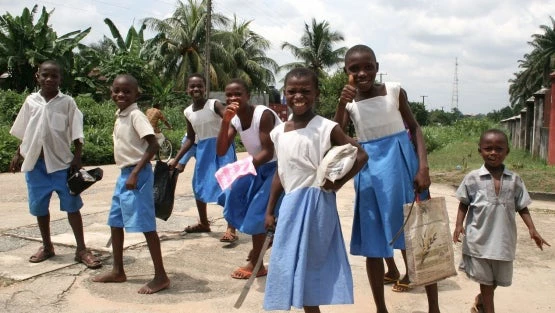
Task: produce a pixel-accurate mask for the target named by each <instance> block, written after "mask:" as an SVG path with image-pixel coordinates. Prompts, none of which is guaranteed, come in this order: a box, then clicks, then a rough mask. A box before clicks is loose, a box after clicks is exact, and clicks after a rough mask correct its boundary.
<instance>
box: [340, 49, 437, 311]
mask: <svg viewBox="0 0 555 313" xmlns="http://www.w3.org/2000/svg"><path fill="white" fill-rule="evenodd" d="M378 69H379V64H378V62H377V61H376V56H375V54H374V51H373V50H372V49H370V48H369V47H367V46H365V45H356V46H354V47H352V48H350V49H349V50H348V51H347V53H346V54H345V68H344V70H345V73H346V74H347V75H349V80H350V84H348V85H345V87H344V88H343V90H342V92H341V97H340V98H339V104H338V106H337V111H336V114H335V121H336V122H338V123H339V124H340V125H341V127H342V128H343V129H345V127H346V126H347V125H348V123H349V119H350V120H351V121H352V122H353V124H354V126H355V130H356V134H357V137H358V139H359V140H360V143H361V145H362V147H363V148H364V149H365V151H366V152H367V153H368V155H370V156H371V160H370V161H369V162H368V164H367V166H365V167H364V168H363V169H362V171H361V172H360V173H358V174H357V176H356V177H355V179H354V182H355V193H356V199H355V216H354V221H353V232H352V237H351V254H353V255H362V256H365V257H366V271H367V274H368V280H369V282H370V288H371V289H372V295H373V297H374V302H375V305H376V309H377V312H378V313H386V312H387V306H386V304H385V297H384V277H385V271H384V264H383V259H384V258H386V259H387V258H389V259H390V260H391V258H392V257H393V249H401V250H402V252H403V256H404V253H405V251H404V250H405V240H404V237H403V236H400V237H399V239H398V240H396V241H395V243H394V246H393V247H392V246H390V244H389V242H390V241H391V240H392V237H393V235H394V234H395V233H397V232H398V231H399V229H401V227H402V225H403V205H404V204H405V203H409V202H412V201H413V200H414V199H415V192H416V193H422V192H426V191H427V189H428V187H429V186H430V176H429V173H428V160H427V154H426V145H425V143H424V136H423V135H422V130H421V129H420V126H419V125H418V122H417V121H416V119H415V118H414V116H413V114H412V112H411V110H410V107H409V103H408V100H407V94H406V92H405V91H404V90H403V89H402V88H401V86H400V85H399V84H396V83H387V84H381V83H376V82H375V80H376V74H377V72H378ZM405 125H406V127H407V128H408V130H409V131H410V134H411V135H412V136H411V138H412V142H411V139H410V138H409V135H408V134H407V130H406V128H405ZM415 148H416V149H415ZM415 150H416V151H415ZM390 263H391V262H388V264H390ZM405 264H406V262H405ZM397 273H398V271H397ZM406 279H408V277H406ZM404 283H407V284H408V281H405V282H404ZM394 287H395V288H398V287H399V286H398V285H395V286H394ZM394 290H396V289H394ZM426 294H427V296H428V310H429V312H431V313H437V312H439V304H438V299H437V284H432V285H429V286H426Z"/></svg>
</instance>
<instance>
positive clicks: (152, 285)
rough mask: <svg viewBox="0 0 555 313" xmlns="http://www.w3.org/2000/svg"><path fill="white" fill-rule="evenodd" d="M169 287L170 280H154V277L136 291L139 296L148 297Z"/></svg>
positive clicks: (166, 278) (165, 278)
mask: <svg viewBox="0 0 555 313" xmlns="http://www.w3.org/2000/svg"><path fill="white" fill-rule="evenodd" d="M169 286H170V279H169V278H168V277H164V278H156V277H154V278H153V279H152V280H151V281H149V282H148V283H146V284H145V285H144V286H142V287H141V289H139V291H137V292H138V293H140V294H144V295H150V294H153V293H156V292H158V291H160V290H164V289H166V288H168V287H169Z"/></svg>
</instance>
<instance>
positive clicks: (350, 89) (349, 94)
mask: <svg viewBox="0 0 555 313" xmlns="http://www.w3.org/2000/svg"><path fill="white" fill-rule="evenodd" d="M355 86H356V85H355V79H354V77H353V75H352V74H351V75H349V83H348V84H347V85H345V87H343V90H342V91H341V96H340V97H339V104H340V105H345V104H347V103H349V102H352V101H353V99H354V98H355V96H356V94H357V89H356V87H355Z"/></svg>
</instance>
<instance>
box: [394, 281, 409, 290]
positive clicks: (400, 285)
mask: <svg viewBox="0 0 555 313" xmlns="http://www.w3.org/2000/svg"><path fill="white" fill-rule="evenodd" d="M411 289H412V286H409V284H405V283H401V282H400V281H397V282H396V283H395V284H394V285H393V287H392V288H391V290H393V291H395V292H407V291H409V290H411Z"/></svg>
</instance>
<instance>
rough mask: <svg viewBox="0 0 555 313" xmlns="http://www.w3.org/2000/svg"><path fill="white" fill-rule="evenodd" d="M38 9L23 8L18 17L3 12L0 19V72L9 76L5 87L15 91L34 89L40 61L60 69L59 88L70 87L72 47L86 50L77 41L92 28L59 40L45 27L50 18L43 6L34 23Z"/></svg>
mask: <svg viewBox="0 0 555 313" xmlns="http://www.w3.org/2000/svg"><path fill="white" fill-rule="evenodd" d="M37 11H38V6H37V5H35V6H34V7H33V8H32V9H31V10H29V9H28V8H24V9H23V12H22V13H21V16H13V15H11V14H10V13H6V14H4V15H2V16H1V17H0V72H2V73H8V74H9V77H8V79H7V84H6V85H7V87H8V88H12V89H15V90H17V91H23V90H25V89H33V88H34V86H35V80H34V73H35V71H36V67H37V66H38V65H39V64H40V63H41V62H43V61H46V60H49V59H52V60H56V61H58V62H59V63H60V64H61V66H62V69H63V74H64V79H63V80H62V87H64V86H71V85H72V83H73V79H72V76H71V69H72V67H73V63H74V60H73V57H74V50H75V48H80V49H85V48H86V47H85V46H84V45H82V44H80V43H79V42H80V41H81V40H82V39H83V38H84V37H85V36H87V35H88V33H89V32H90V30H91V28H90V27H89V28H87V29H86V30H84V31H79V30H78V31H73V32H70V33H67V34H65V35H62V36H60V37H58V35H57V34H56V32H55V31H54V30H53V29H52V28H51V27H50V26H49V25H48V20H49V18H50V15H51V14H52V13H53V12H54V11H53V10H52V11H50V12H47V11H46V8H45V7H43V8H42V11H41V15H40V16H39V18H38V20H37V23H36V24H35V23H34V20H35V14H36V13H37Z"/></svg>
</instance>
